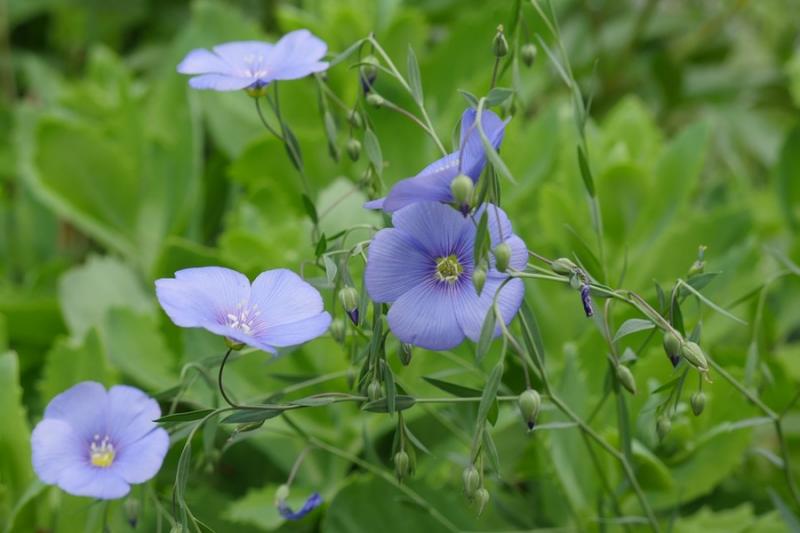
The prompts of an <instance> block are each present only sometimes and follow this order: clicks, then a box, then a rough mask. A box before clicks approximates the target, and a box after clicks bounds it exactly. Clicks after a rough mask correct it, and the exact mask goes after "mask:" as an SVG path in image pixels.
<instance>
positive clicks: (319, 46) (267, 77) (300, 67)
mask: <svg viewBox="0 0 800 533" xmlns="http://www.w3.org/2000/svg"><path fill="white" fill-rule="evenodd" d="M327 51H328V45H326V44H325V42H324V41H322V40H321V39H319V38H317V37H315V36H314V35H312V34H311V32H310V31H308V30H297V31H293V32H291V33H287V34H286V35H284V36H283V37H282V38H281V39H280V40H279V41H278V42H277V43H275V44H271V43H265V42H261V41H238V42H232V43H225V44H220V45H217V46H215V47H214V48H213V49H212V50H210V51H209V50H206V49H204V48H198V49H196V50H192V51H191V52H189V53H188V54H187V55H186V57H185V58H184V59H183V61H181V62H180V64H179V65H178V72H180V73H181V74H195V76H194V77H193V78H191V79H190V80H189V85H191V86H192V87H194V88H195V89H213V90H215V91H238V90H240V89H260V88H261V87H264V86H266V85H267V84H269V83H270V82H272V81H275V80H294V79H297V78H303V77H305V76H308V75H309V74H311V73H313V72H321V71H323V70H326V69H327V68H328V63H326V62H324V61H320V60H321V59H322V57H323V56H324V55H325V53H326V52H327Z"/></svg>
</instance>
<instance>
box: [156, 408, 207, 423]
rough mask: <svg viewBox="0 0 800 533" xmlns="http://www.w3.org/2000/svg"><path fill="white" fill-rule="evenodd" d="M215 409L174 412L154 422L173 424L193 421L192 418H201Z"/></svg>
mask: <svg viewBox="0 0 800 533" xmlns="http://www.w3.org/2000/svg"><path fill="white" fill-rule="evenodd" d="M213 412H214V409H197V410H195V411H186V412H184V413H173V414H171V415H166V416H162V417H161V418H157V419H156V420H154V422H158V423H160V424H173V423H176V422H191V421H192V420H200V419H201V418H205V417H206V416H208V415H209V414H211V413H213Z"/></svg>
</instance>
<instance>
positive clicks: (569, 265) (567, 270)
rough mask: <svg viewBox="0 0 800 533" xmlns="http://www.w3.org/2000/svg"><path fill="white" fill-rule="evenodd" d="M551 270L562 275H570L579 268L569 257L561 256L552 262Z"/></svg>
mask: <svg viewBox="0 0 800 533" xmlns="http://www.w3.org/2000/svg"><path fill="white" fill-rule="evenodd" d="M550 270H552V271H553V272H555V273H556V274H561V275H562V276H569V275H571V274H573V273H574V272H575V271H576V270H578V265H576V264H575V263H573V262H572V261H570V260H569V259H567V258H566V257H559V258H558V259H556V260H555V261H553V262H552V263H550Z"/></svg>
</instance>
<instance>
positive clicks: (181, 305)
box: [156, 267, 331, 353]
mask: <svg viewBox="0 0 800 533" xmlns="http://www.w3.org/2000/svg"><path fill="white" fill-rule="evenodd" d="M156 296H157V297H158V301H159V303H160V304H161V307H163V308H164V311H166V312H167V315H169V317H170V318H171V319H172V321H173V322H174V323H175V324H176V325H178V326H181V327H185V328H204V329H207V330H208V331H211V332H212V333H216V334H217V335H223V336H224V337H226V338H228V339H230V340H232V341H234V342H236V343H242V344H247V345H248V346H252V347H254V348H258V349H261V350H264V351H266V352H270V353H274V352H275V351H276V348H280V347H283V346H294V345H296V344H302V343H304V342H306V341H309V340H311V339H313V338H315V337H318V336H320V335H322V334H323V333H325V331H326V330H327V329H328V326H329V325H330V323H331V316H330V315H329V314H328V313H327V312H325V311H324V310H323V306H322V296H320V294H319V292H318V291H317V289H315V288H314V287H312V286H311V285H309V284H308V283H307V282H305V281H303V279H302V278H300V276H298V275H297V274H295V273H294V272H292V271H290V270H286V269H276V270H268V271H266V272H263V273H261V274H259V276H258V277H257V278H256V279H255V281H253V284H252V286H251V285H250V281H249V280H248V279H247V277H246V276H245V275H244V274H240V273H239V272H236V271H235V270H231V269H228V268H222V267H201V268H187V269H185V270H179V271H178V272H176V273H175V277H174V278H164V279H159V280H157V281H156Z"/></svg>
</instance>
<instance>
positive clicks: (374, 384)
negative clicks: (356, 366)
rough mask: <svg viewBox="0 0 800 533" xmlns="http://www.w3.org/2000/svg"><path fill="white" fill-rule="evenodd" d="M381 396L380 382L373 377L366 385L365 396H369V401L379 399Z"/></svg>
mask: <svg viewBox="0 0 800 533" xmlns="http://www.w3.org/2000/svg"><path fill="white" fill-rule="evenodd" d="M382 396H383V389H381V384H380V383H378V381H377V380H374V379H373V380H372V381H370V383H369V386H368V387H367V398H369V400H370V401H371V402H374V401H375V400H380V399H381V397H382Z"/></svg>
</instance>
